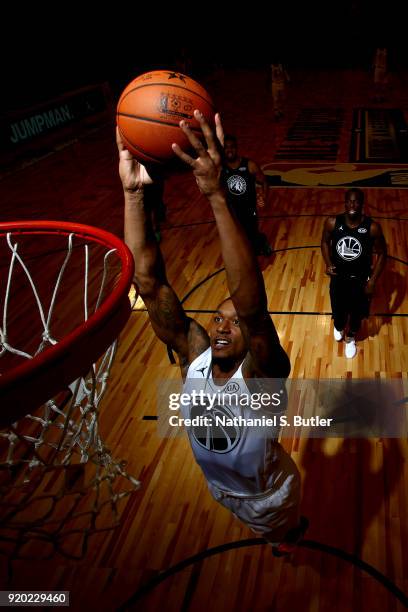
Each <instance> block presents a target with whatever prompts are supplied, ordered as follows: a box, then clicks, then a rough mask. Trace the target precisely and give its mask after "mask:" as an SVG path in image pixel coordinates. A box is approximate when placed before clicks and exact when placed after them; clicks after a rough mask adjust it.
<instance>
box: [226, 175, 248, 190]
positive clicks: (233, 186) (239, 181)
mask: <svg viewBox="0 0 408 612" xmlns="http://www.w3.org/2000/svg"><path fill="white" fill-rule="evenodd" d="M227 185H228V189H229V192H230V193H232V194H233V195H242V194H243V193H245V192H246V190H247V184H246V181H245V179H244V178H242V176H239V174H233V175H232V176H230V177H229V179H228V181H227Z"/></svg>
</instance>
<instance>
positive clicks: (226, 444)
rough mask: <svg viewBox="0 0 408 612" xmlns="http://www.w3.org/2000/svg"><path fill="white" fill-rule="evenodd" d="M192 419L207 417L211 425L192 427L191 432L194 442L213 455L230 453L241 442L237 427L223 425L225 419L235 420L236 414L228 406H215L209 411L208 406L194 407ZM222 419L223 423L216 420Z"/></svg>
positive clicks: (192, 408) (191, 414)
mask: <svg viewBox="0 0 408 612" xmlns="http://www.w3.org/2000/svg"><path fill="white" fill-rule="evenodd" d="M190 416H191V418H194V417H197V416H198V417H207V419H208V420H209V421H210V424H209V425H198V426H196V427H191V429H190V432H191V434H192V436H193V438H194V440H195V441H196V442H197V444H199V445H200V446H201V447H202V448H205V449H206V450H208V451H211V452H213V453H229V452H230V451H232V449H233V448H235V447H236V446H237V444H238V442H239V441H240V437H241V436H240V430H239V427H237V426H236V425H223V424H222V422H223V421H224V420H225V419H233V418H234V414H233V413H232V412H231V410H229V408H227V406H219V405H218V406H214V407H213V408H212V409H211V410H207V406H192V407H191V413H190ZM216 417H219V418H220V419H221V423H220V422H218V423H217V420H216Z"/></svg>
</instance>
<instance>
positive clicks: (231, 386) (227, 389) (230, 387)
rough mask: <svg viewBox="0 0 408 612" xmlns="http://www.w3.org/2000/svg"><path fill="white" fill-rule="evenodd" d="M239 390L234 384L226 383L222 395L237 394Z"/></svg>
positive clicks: (237, 385)
mask: <svg viewBox="0 0 408 612" xmlns="http://www.w3.org/2000/svg"><path fill="white" fill-rule="evenodd" d="M240 390H241V388H240V386H239V384H238V383H236V382H231V383H228V385H227V386H226V387H224V390H223V392H224V393H238V392H239V391H240Z"/></svg>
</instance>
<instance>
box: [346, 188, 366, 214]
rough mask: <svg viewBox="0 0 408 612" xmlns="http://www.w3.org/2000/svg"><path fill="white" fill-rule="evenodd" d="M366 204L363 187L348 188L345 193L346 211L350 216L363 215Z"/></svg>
mask: <svg viewBox="0 0 408 612" xmlns="http://www.w3.org/2000/svg"><path fill="white" fill-rule="evenodd" d="M363 205H364V193H363V192H362V191H361V189H357V188H353V189H348V190H347V191H346V194H345V211H346V213H347V214H348V215H349V216H350V217H358V216H359V215H361V212H362V210H363Z"/></svg>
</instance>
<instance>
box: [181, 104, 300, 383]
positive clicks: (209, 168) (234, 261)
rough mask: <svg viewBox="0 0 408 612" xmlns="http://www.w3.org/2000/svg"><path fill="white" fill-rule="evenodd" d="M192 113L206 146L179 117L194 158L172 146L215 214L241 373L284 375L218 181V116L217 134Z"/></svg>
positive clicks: (253, 270) (285, 363) (249, 256)
mask: <svg viewBox="0 0 408 612" xmlns="http://www.w3.org/2000/svg"><path fill="white" fill-rule="evenodd" d="M194 114H195V117H196V119H197V120H198V121H199V123H200V126H201V129H202V132H203V134H204V136H205V139H206V142H207V146H208V150H206V148H205V147H204V145H203V144H202V143H201V142H200V140H199V139H198V138H197V137H196V136H195V135H194V134H193V132H192V131H191V130H190V129H189V128H188V126H187V124H186V123H185V122H183V121H181V122H180V127H181V129H182V130H183V131H184V133H185V134H186V136H187V137H188V139H189V140H190V142H191V144H192V146H193V147H194V149H195V151H196V153H197V156H198V157H197V158H196V159H194V158H193V157H191V156H190V155H187V154H186V153H184V152H183V151H182V150H181V149H180V147H179V146H178V145H176V144H173V150H174V151H175V153H176V154H177V155H178V156H179V157H180V158H181V159H182V160H183V161H184V162H186V163H187V164H188V165H189V166H190V167H191V168H192V170H193V173H194V176H195V178H196V181H197V184H198V187H199V189H200V191H201V192H202V193H203V194H204V195H205V196H206V197H207V198H208V200H209V202H210V205H211V208H212V211H213V214H214V217H215V221H216V224H217V229H218V234H219V237H220V242H221V252H222V257H223V260H224V265H225V270H226V275H227V283H228V289H229V292H230V296H231V299H232V301H233V304H234V307H235V310H236V312H237V315H238V318H239V322H240V326H241V328H242V333H243V336H244V338H245V342H246V345H247V348H248V351H249V354H248V357H247V358H246V359H245V363H244V370H243V373H244V376H245V377H247V378H251V377H255V376H259V377H285V376H287V375H288V374H289V371H290V364H289V359H288V357H287V355H286V353H285V351H284V350H283V348H282V347H281V345H280V342H279V338H278V335H277V333H276V330H275V327H274V324H273V322H272V319H271V317H270V315H269V314H268V310H267V298H266V291H265V285H264V281H263V277H262V273H261V271H260V269H259V266H258V262H257V259H256V256H255V254H254V252H253V250H252V248H251V246H250V244H249V242H248V239H247V237H246V235H245V233H244V230H243V229H242V227H241V225H240V224H239V222H238V221H237V220H236V218H235V217H234V216H233V215H232V214H231V211H230V209H229V208H228V205H227V201H226V198H225V193H224V191H223V189H222V187H221V184H220V174H221V155H220V147H219V142H222V139H223V133H222V126H221V122H220V118H219V116H218V115H216V129H217V137H218V139H217V138H216V137H215V134H214V133H213V131H212V130H211V128H210V127H209V125H208V124H207V122H206V121H205V119H204V117H203V116H202V114H201V113H200V112H199V111H195V113H194Z"/></svg>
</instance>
